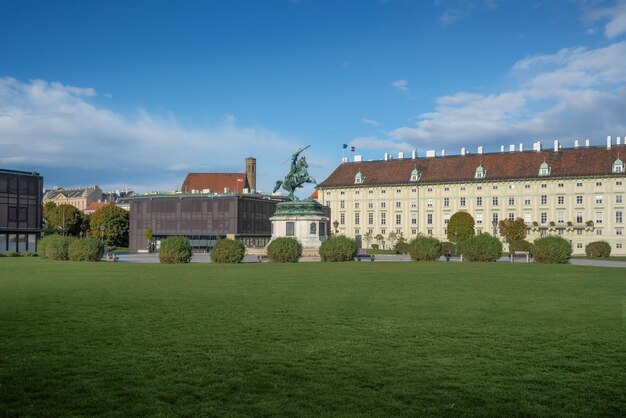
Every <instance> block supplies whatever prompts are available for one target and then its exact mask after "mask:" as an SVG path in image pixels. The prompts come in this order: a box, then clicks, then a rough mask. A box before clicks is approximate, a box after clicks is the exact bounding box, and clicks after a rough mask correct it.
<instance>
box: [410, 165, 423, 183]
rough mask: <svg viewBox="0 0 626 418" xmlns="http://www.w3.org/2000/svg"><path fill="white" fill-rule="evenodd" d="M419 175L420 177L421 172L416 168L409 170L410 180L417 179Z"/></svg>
mask: <svg viewBox="0 0 626 418" xmlns="http://www.w3.org/2000/svg"><path fill="white" fill-rule="evenodd" d="M421 177H422V173H420V172H419V171H417V168H416V169H414V170H413V171H411V181H419V179H420V178H421Z"/></svg>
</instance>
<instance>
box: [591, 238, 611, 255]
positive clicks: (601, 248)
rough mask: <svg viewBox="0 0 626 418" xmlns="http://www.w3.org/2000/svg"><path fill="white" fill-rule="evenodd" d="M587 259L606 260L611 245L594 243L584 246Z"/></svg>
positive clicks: (601, 242)
mask: <svg viewBox="0 0 626 418" xmlns="http://www.w3.org/2000/svg"><path fill="white" fill-rule="evenodd" d="M585 254H587V256H588V257H602V258H608V257H609V256H610V255H611V245H610V244H609V243H608V242H606V241H594V242H590V243H589V244H587V245H586V246H585Z"/></svg>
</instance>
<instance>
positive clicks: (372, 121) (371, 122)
mask: <svg viewBox="0 0 626 418" xmlns="http://www.w3.org/2000/svg"><path fill="white" fill-rule="evenodd" d="M361 122H363V123H364V124H366V125H371V126H373V127H375V128H378V127H379V126H380V122H378V121H377V120H376V119H369V118H363V119H361Z"/></svg>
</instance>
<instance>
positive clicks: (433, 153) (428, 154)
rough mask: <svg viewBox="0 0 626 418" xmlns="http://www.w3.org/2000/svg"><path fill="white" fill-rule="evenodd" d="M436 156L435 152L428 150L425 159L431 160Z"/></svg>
mask: <svg viewBox="0 0 626 418" xmlns="http://www.w3.org/2000/svg"><path fill="white" fill-rule="evenodd" d="M436 156H437V151H435V150H434V149H429V150H428V151H426V157H427V158H432V157H436Z"/></svg>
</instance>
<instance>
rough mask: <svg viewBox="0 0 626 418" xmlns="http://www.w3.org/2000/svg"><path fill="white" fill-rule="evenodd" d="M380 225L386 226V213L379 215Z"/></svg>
mask: <svg viewBox="0 0 626 418" xmlns="http://www.w3.org/2000/svg"><path fill="white" fill-rule="evenodd" d="M380 224H381V225H386V224H387V213H386V212H381V213H380Z"/></svg>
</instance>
